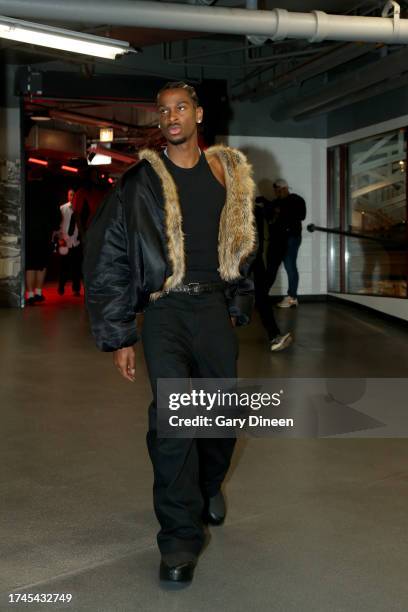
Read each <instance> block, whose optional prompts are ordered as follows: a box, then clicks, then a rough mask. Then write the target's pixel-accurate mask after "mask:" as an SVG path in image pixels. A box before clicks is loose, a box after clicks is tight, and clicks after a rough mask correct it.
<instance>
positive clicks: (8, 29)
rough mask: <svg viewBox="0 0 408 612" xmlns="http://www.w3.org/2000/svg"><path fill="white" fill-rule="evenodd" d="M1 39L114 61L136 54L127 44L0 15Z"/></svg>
mask: <svg viewBox="0 0 408 612" xmlns="http://www.w3.org/2000/svg"><path fill="white" fill-rule="evenodd" d="M0 38H7V39H9V40H16V41H18V42H22V43H27V44H30V45H39V46H41V47H51V48H52V49H58V50H60V51H68V52H70V53H81V54H83V55H94V56H95V57H102V58H105V59H115V58H116V56H117V55H123V54H124V53H129V52H136V51H135V49H133V48H132V47H131V46H130V45H129V43H128V42H123V41H121V40H115V39H113V38H104V37H102V36H94V35H93V34H84V33H82V32H74V31H72V30H65V29H63V28H54V27H53V26H46V25H43V24H40V23H31V22H30V21H21V20H20V19H12V18H11V17H3V16H0Z"/></svg>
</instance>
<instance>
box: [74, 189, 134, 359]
mask: <svg viewBox="0 0 408 612" xmlns="http://www.w3.org/2000/svg"><path fill="white" fill-rule="evenodd" d="M129 232H131V233H132V237H131V240H129V236H128V234H129ZM138 251H139V244H138V240H137V232H136V231H135V228H129V227H127V222H126V219H125V215H124V204H123V201H122V199H121V192H120V190H119V187H118V188H116V189H115V190H114V191H113V192H111V193H110V194H109V196H108V197H107V198H106V199H105V200H104V202H103V203H102V204H101V206H100V207H99V209H98V212H97V214H96V215H95V217H94V219H93V222H92V224H91V227H90V228H89V229H88V232H87V234H86V242H85V256H84V266H83V272H84V285H85V298H86V306H87V310H88V314H89V319H90V324H91V330H92V334H93V336H94V337H95V340H96V344H97V346H98V348H99V349H101V350H102V351H115V350H117V349H120V348H124V347H127V346H132V345H133V344H134V343H135V342H136V341H137V339H138V338H137V333H136V321H135V319H136V312H137V310H138V303H137V302H138V299H137V298H138V294H139V292H140V282H139V283H138V279H137V278H135V275H134V273H133V272H134V264H135V262H136V267H137V262H138V259H139V253H138ZM131 262H132V264H133V265H132V268H133V269H132V273H131ZM139 269H140V268H139Z"/></svg>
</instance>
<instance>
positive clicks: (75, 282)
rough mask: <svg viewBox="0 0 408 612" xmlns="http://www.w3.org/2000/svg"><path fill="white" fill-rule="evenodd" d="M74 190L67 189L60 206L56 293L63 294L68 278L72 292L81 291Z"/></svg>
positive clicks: (80, 251) (80, 253)
mask: <svg viewBox="0 0 408 612" xmlns="http://www.w3.org/2000/svg"><path fill="white" fill-rule="evenodd" d="M74 195H75V192H74V190H73V189H69V190H68V201H67V202H66V203H65V204H62V205H61V206H60V211H61V224H60V231H59V249H58V250H59V254H60V270H59V282H58V293H59V295H64V293H65V284H66V282H67V281H68V279H69V278H71V281H72V291H73V294H74V295H76V296H79V295H80V293H81V264H82V249H81V242H80V239H79V232H78V225H77V223H76V218H75V213H74V210H73V208H72V201H73V199H74Z"/></svg>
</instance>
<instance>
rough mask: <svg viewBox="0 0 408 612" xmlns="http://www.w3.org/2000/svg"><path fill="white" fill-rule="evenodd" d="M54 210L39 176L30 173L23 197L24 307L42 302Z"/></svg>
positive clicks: (54, 215) (56, 218) (54, 220)
mask: <svg viewBox="0 0 408 612" xmlns="http://www.w3.org/2000/svg"><path fill="white" fill-rule="evenodd" d="M58 223H59V219H58V210H57V209H56V207H55V205H54V204H53V203H52V202H51V200H50V197H49V195H48V193H47V190H46V189H45V187H44V181H43V175H42V174H40V172H39V171H37V169H35V170H34V169H33V170H30V172H29V175H28V180H27V184H26V197H25V270H26V272H25V283H26V304H27V305H28V306H33V305H34V304H41V303H42V302H44V301H45V296H44V295H43V286H44V281H45V276H46V273H47V266H48V264H49V260H50V257H51V252H52V240H51V236H52V232H53V230H55V229H56V228H57V227H58Z"/></svg>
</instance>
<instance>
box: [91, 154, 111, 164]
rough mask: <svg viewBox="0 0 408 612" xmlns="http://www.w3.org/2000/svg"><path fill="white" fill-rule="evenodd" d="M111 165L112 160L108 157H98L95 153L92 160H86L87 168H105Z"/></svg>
mask: <svg viewBox="0 0 408 612" xmlns="http://www.w3.org/2000/svg"><path fill="white" fill-rule="evenodd" d="M90 157H91V156H90ZM111 163H112V158H111V157H109V155H100V154H99V153H95V155H94V156H93V157H92V159H88V165H89V166H105V165H106V166H107V165H108V164H111Z"/></svg>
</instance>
